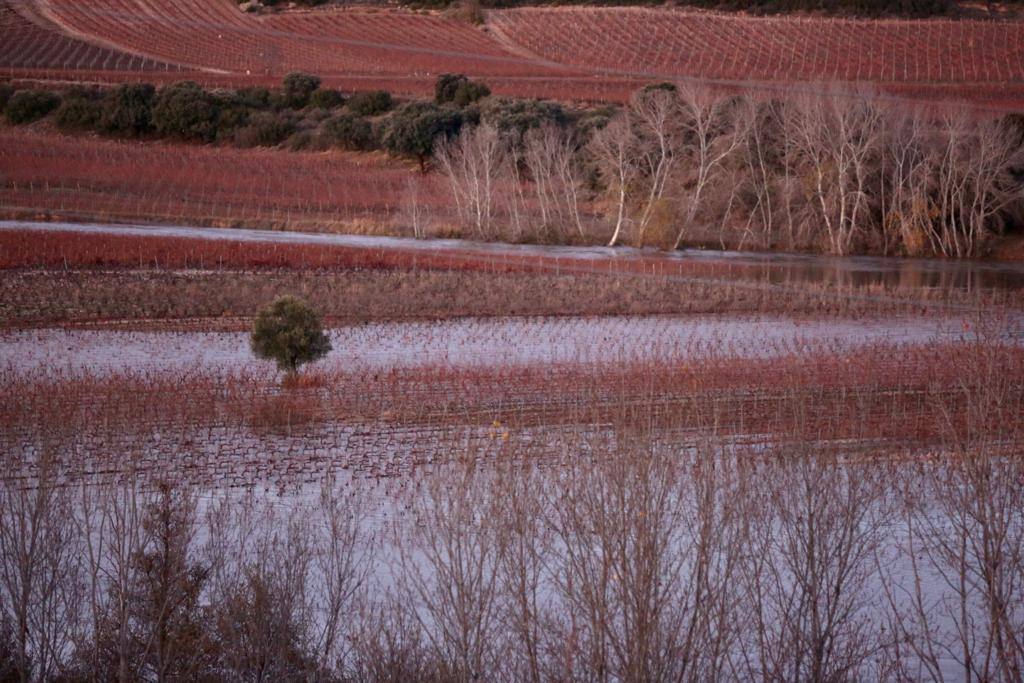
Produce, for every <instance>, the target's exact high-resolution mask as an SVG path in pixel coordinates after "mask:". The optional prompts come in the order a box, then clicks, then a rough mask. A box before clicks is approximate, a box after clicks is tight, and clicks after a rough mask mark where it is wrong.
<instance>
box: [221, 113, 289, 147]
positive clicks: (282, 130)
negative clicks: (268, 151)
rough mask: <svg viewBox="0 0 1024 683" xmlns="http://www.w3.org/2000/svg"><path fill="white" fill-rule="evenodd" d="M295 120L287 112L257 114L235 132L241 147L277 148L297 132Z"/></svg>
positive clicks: (235, 137)
mask: <svg viewBox="0 0 1024 683" xmlns="http://www.w3.org/2000/svg"><path fill="white" fill-rule="evenodd" d="M295 128H296V125H295V118H294V117H293V116H292V115H290V114H288V113H287V112H279V113H275V112H269V111H265V112H256V113H254V114H252V115H251V116H250V117H249V122H248V123H247V124H246V125H245V126H243V127H241V128H239V129H238V130H237V131H235V135H234V139H235V144H236V145H237V146H239V147H275V146H277V145H279V144H281V143H282V142H284V141H285V140H286V139H288V137H290V136H291V134H292V133H294V132H295Z"/></svg>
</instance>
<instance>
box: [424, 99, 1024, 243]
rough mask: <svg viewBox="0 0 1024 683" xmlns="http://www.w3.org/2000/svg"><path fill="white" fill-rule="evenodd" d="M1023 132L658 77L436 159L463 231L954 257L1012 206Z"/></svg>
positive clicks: (1017, 209)
mask: <svg viewBox="0 0 1024 683" xmlns="http://www.w3.org/2000/svg"><path fill="white" fill-rule="evenodd" d="M1022 136H1024V130H1022V129H1021V127H1020V125H1019V124H1018V123H1016V122H1015V121H1014V120H1013V119H991V118H984V117H982V116H979V115H977V114H976V113H972V112H970V111H968V110H965V109H960V108H951V107H950V108H937V107H918V108H909V107H908V106H907V105H905V104H902V103H900V104H896V103H892V102H889V101H886V100H884V99H880V98H877V97H873V96H870V95H862V94H856V93H853V94H851V93H845V92H838V91H837V92H833V93H831V94H826V95H822V96H813V97H812V96H799V97H796V96H795V97H793V98H790V99H786V100H765V101H756V100H753V99H749V98H747V97H742V96H726V95H722V94H716V93H714V92H712V91H709V90H702V89H697V88H691V87H676V86H674V85H668V84H666V85H662V86H655V87H649V88H646V89H644V90H642V91H640V92H638V93H637V94H636V95H635V96H634V98H633V100H632V102H631V104H630V105H629V106H628V107H626V108H624V109H622V110H621V111H619V112H618V113H617V114H615V115H614V116H613V117H612V118H611V119H610V120H609V121H608V122H607V124H606V125H604V126H602V127H598V128H596V129H595V130H594V131H593V133H591V134H584V133H583V132H581V131H580V130H578V129H575V128H573V127H572V126H568V127H558V126H555V125H553V124H546V125H544V126H542V127H541V128H539V129H534V130H531V131H529V132H528V133H527V134H526V135H525V136H524V137H522V138H520V137H519V136H514V135H508V134H504V133H502V132H501V131H499V130H498V129H496V128H494V127H493V126H490V125H481V126H476V127H470V128H467V129H465V130H464V131H463V133H462V134H461V135H460V136H459V137H458V138H456V139H454V140H451V141H448V142H445V143H443V144H441V145H440V146H439V147H438V149H437V150H436V158H437V161H438V166H439V168H440V170H441V171H442V173H443V174H444V175H445V176H446V178H447V179H448V181H449V185H450V188H451V193H452V197H453V201H454V203H455V206H456V207H457V212H458V215H459V218H460V220H461V222H462V226H463V228H464V229H466V230H468V231H469V232H470V234H471V235H472V236H474V237H476V238H482V239H495V238H503V239H523V238H524V237H531V238H532V237H535V236H536V235H537V234H539V233H540V232H541V231H544V234H545V235H546V236H547V237H548V238H549V239H555V240H562V241H565V240H568V239H574V240H580V241H596V240H606V241H607V243H608V244H609V245H615V244H619V243H621V242H629V243H633V244H657V245H661V246H664V247H666V248H669V247H670V248H673V249H676V248H679V247H680V246H681V245H683V244H686V243H712V244H717V245H719V246H722V247H727V246H732V247H741V248H742V247H760V248H769V247H783V248H787V249H815V250H819V251H823V252H827V253H832V254H849V253H855V252H875V253H886V254H889V253H906V254H915V255H916V254H929V255H941V256H953V257H969V256H975V255H978V254H979V253H980V252H981V250H982V249H983V248H984V247H985V244H986V240H987V238H989V237H990V236H992V235H993V234H998V233H1000V232H1002V231H1003V230H1004V229H1005V227H1006V226H1007V224H1008V223H1011V222H1016V223H1019V222H1020V221H1021V220H1022V217H1024V179H1022V174H1024V141H1022Z"/></svg>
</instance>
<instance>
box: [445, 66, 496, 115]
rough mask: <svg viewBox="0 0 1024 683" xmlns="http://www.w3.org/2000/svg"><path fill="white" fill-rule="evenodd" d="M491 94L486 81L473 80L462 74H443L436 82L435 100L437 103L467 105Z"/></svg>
mask: <svg viewBox="0 0 1024 683" xmlns="http://www.w3.org/2000/svg"><path fill="white" fill-rule="evenodd" d="M490 94H491V89H490V88H488V87H487V86H486V85H485V84H484V83H480V82H478V81H471V80H469V79H468V78H466V77H465V76H463V75H462V74H441V75H440V76H438V78H437V82H436V83H434V101H435V102H436V103H437V104H448V103H451V104H454V105H455V106H457V107H465V106H466V105H468V104H470V103H472V102H476V101H477V100H479V99H483V98H484V97H487V96H488V95H490Z"/></svg>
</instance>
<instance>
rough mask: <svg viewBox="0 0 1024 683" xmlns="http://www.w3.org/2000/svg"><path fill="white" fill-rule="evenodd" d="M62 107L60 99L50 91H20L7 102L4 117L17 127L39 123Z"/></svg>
mask: <svg viewBox="0 0 1024 683" xmlns="http://www.w3.org/2000/svg"><path fill="white" fill-rule="evenodd" d="M58 105H60V97H59V96H58V95H57V94H56V93H52V92H50V91H49V90H18V91H17V92H15V93H14V94H13V95H11V98H10V99H9V100H7V105H6V106H5V107H4V116H6V117H7V120H8V121H9V122H10V123H13V124H15V125H18V124H22V123H32V122H33V121H37V120H39V119H41V118H43V117H44V116H46V115H47V114H49V113H50V112H51V111H53V110H54V109H56V108H57V106H58Z"/></svg>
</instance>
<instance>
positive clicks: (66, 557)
mask: <svg viewBox="0 0 1024 683" xmlns="http://www.w3.org/2000/svg"><path fill="white" fill-rule="evenodd" d="M28 462H32V461H31V460H29V461H28ZM26 464H27V463H26ZM33 464H35V468H34V471H32V472H31V473H30V472H29V469H28V468H27V467H24V466H23V469H22V470H21V472H20V474H21V475H23V476H17V475H18V474H19V473H18V472H8V473H6V476H4V477H3V478H0V622H2V624H3V625H4V627H5V630H6V629H9V634H8V635H9V641H10V643H9V647H10V648H11V650H12V651H11V653H10V656H11V658H12V660H13V661H12V662H11V664H12V665H13V666H12V668H13V670H14V672H15V674H16V678H15V680H21V681H35V680H48V679H50V678H51V677H54V676H55V675H56V674H57V673H58V672H60V671H61V668H62V667H63V665H64V664H65V663H66V662H67V658H68V656H69V655H70V654H71V646H72V638H73V636H74V633H75V628H76V625H77V623H78V619H79V617H80V611H79V607H80V605H79V598H80V594H79V588H80V574H79V572H80V569H81V562H80V551H81V546H80V541H81V539H80V537H79V536H78V534H77V533H76V530H75V521H74V514H73V507H72V504H71V500H70V495H69V493H68V491H67V490H66V489H65V488H63V487H61V486H59V483H58V482H57V481H56V480H55V479H54V472H53V471H52V470H51V469H50V467H49V463H48V456H47V454H46V453H45V452H44V453H42V454H41V455H40V456H39V457H38V458H37V459H36V460H35V462H34V463H33ZM25 475H28V476H25Z"/></svg>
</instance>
